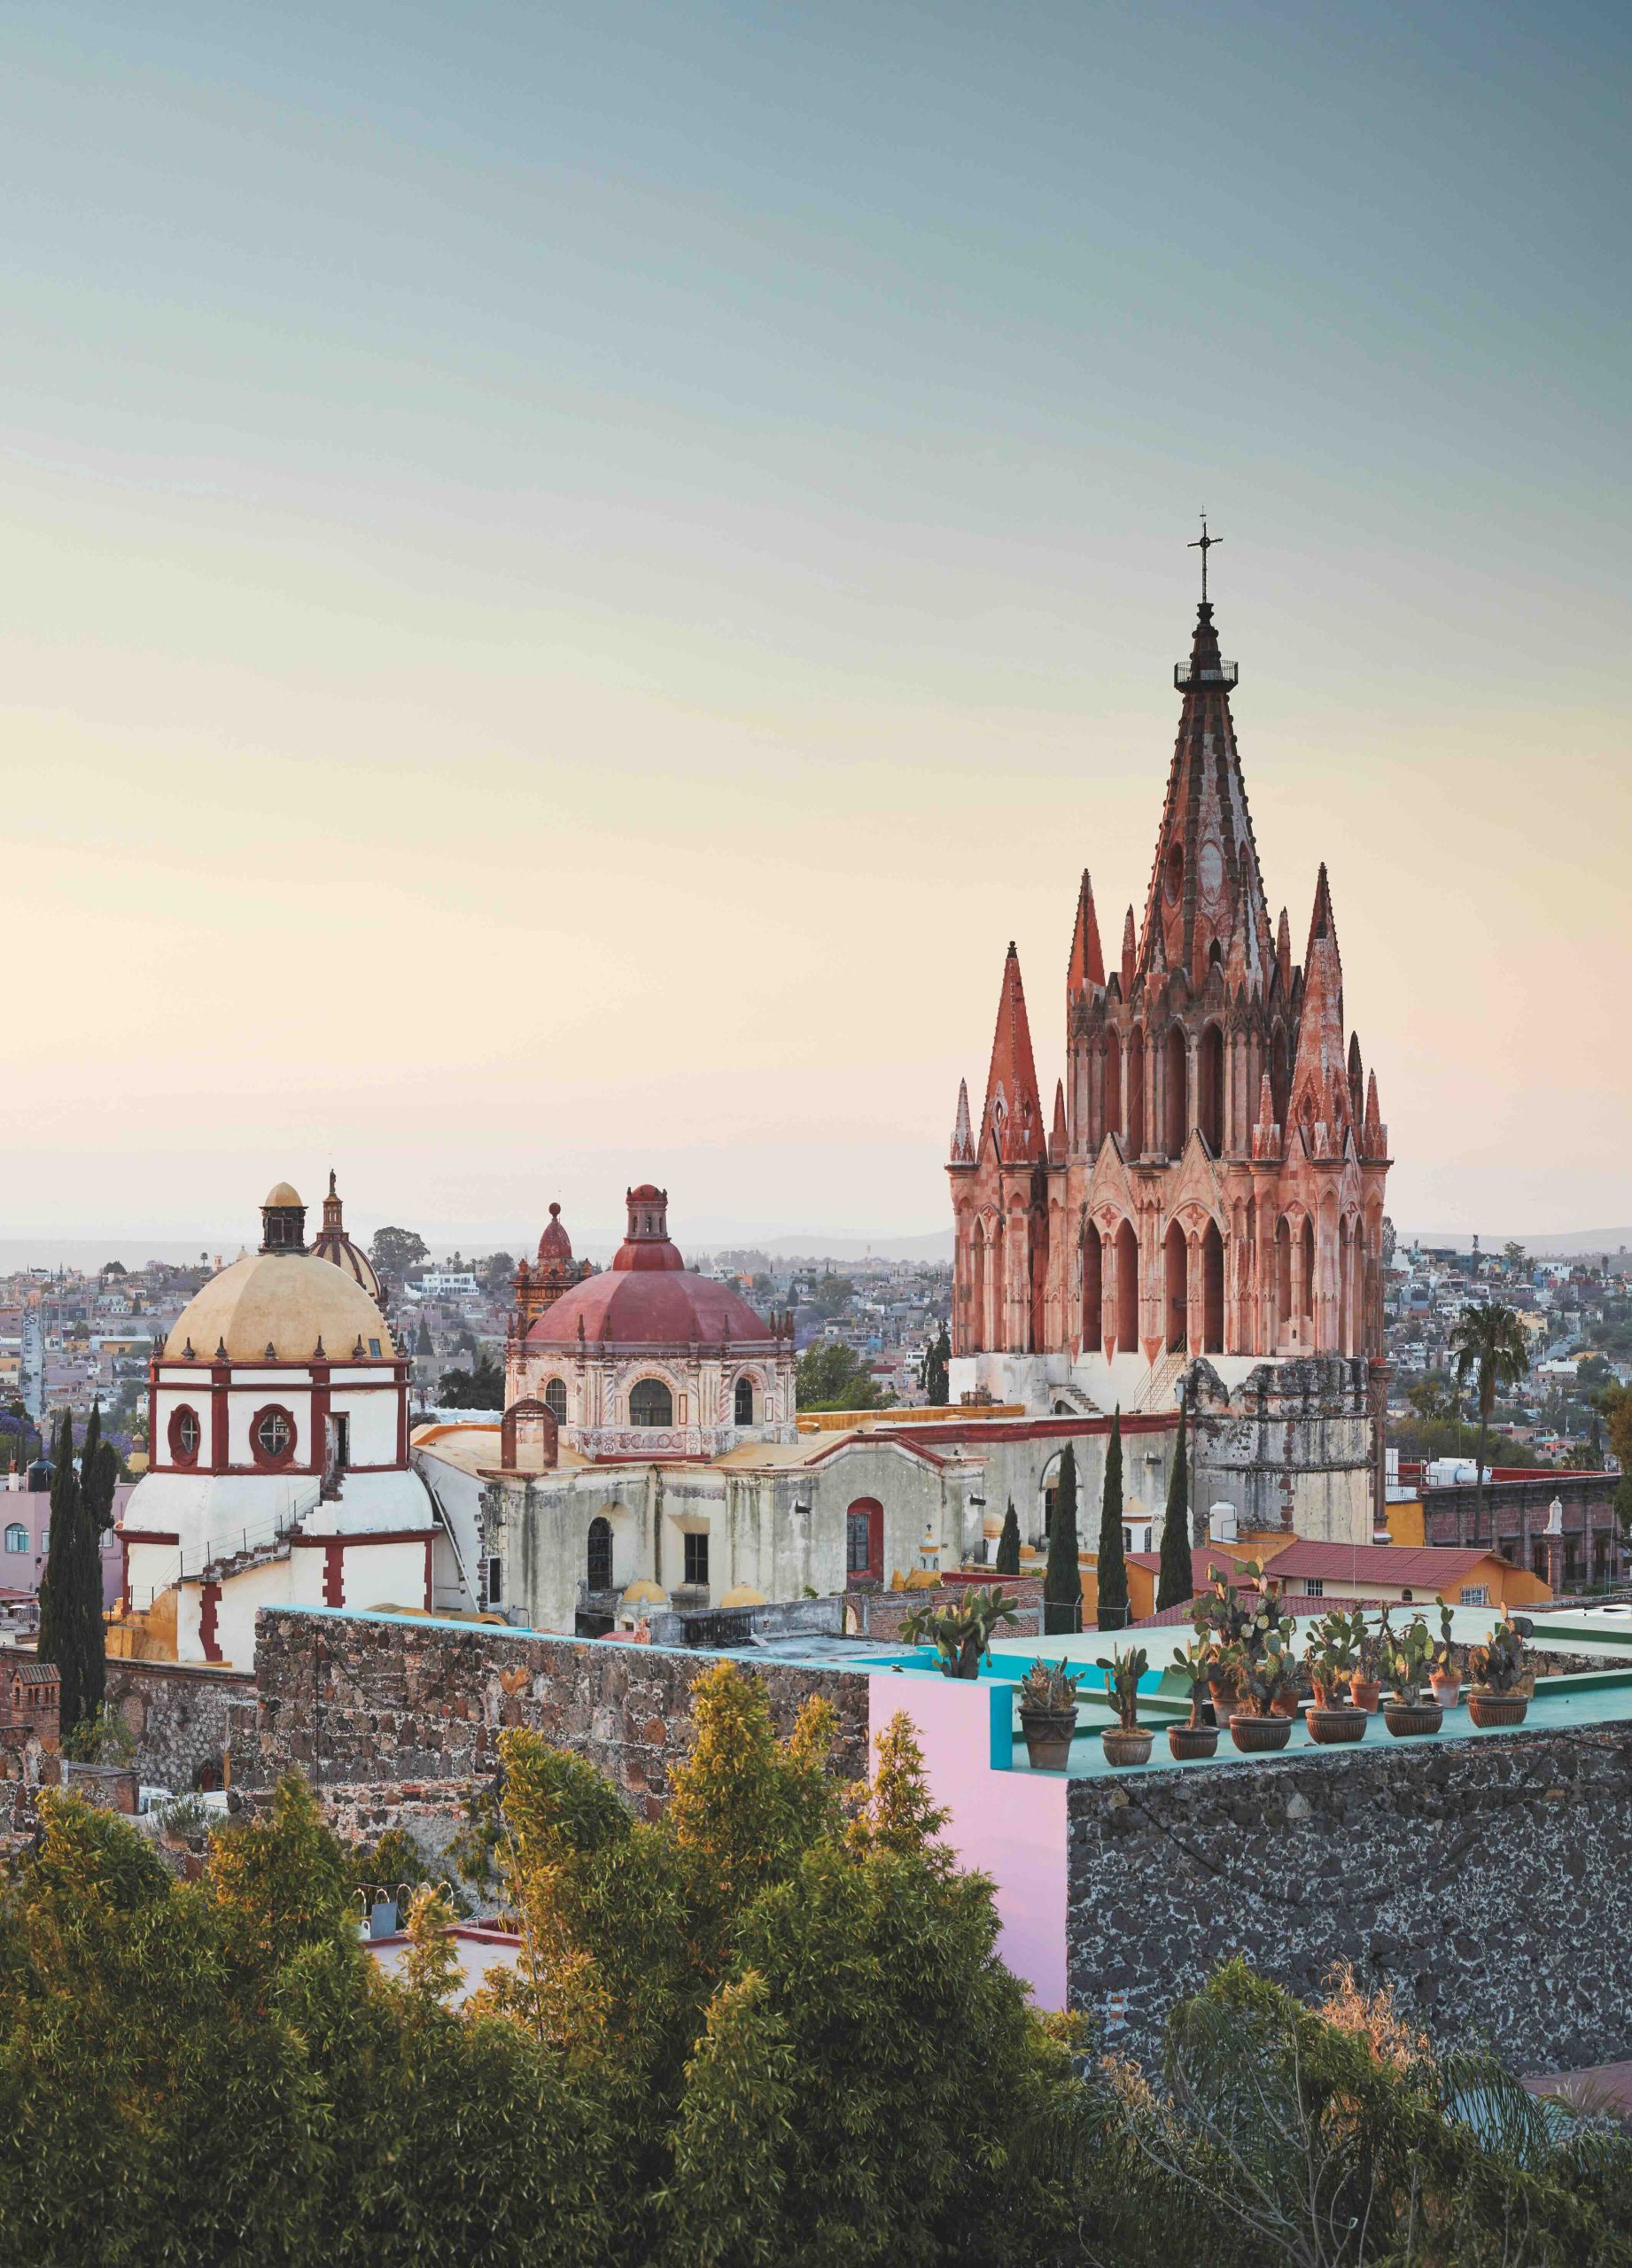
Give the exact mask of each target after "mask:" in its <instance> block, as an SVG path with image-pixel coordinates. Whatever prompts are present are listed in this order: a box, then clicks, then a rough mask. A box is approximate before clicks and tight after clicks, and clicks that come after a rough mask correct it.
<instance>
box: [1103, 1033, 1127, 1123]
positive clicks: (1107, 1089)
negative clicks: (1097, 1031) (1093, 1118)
mask: <svg viewBox="0 0 1632 2268" xmlns="http://www.w3.org/2000/svg"><path fill="white" fill-rule="evenodd" d="M1104 1094H1105V1123H1104V1125H1103V1126H1102V1127H1101V1129H1100V1135H1101V1138H1103V1137H1104V1136H1105V1135H1107V1134H1114V1135H1115V1137H1116V1138H1117V1140H1118V1141H1120V1140H1121V1139H1122V1042H1121V1040H1120V1039H1118V1038H1117V1037H1116V1035H1115V1032H1114V1031H1107V1033H1106V1035H1105V1085H1104Z"/></svg>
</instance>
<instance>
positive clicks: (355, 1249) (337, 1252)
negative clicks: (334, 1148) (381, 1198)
mask: <svg viewBox="0 0 1632 2268" xmlns="http://www.w3.org/2000/svg"><path fill="white" fill-rule="evenodd" d="M312 1250H313V1252H314V1254H315V1255H316V1257H317V1258H318V1259H319V1260H328V1261H331V1262H333V1263H334V1265H335V1267H337V1268H338V1269H341V1270H344V1271H345V1273H346V1275H347V1276H349V1277H350V1278H351V1279H352V1281H353V1282H354V1283H355V1284H361V1286H362V1288H363V1290H364V1291H365V1292H366V1293H368V1295H369V1298H370V1299H371V1300H373V1301H375V1302H376V1303H377V1302H378V1300H379V1296H380V1279H379V1278H378V1276H377V1274H376V1273H375V1269H374V1262H372V1261H371V1260H370V1259H369V1255H368V1254H367V1253H366V1252H364V1250H363V1249H362V1247H361V1245H358V1244H354V1243H353V1242H352V1240H351V1239H350V1237H348V1236H347V1235H346V1223H345V1219H344V1217H343V1215H342V1208H341V1202H340V1196H339V1192H338V1190H337V1189H336V1188H335V1185H334V1174H333V1172H332V1170H330V1175H329V1194H328V1195H327V1197H325V1198H324V1200H323V1227H322V1228H321V1229H320V1230H319V1231H318V1236H317V1241H316V1243H315V1245H314V1246H313V1247H312Z"/></svg>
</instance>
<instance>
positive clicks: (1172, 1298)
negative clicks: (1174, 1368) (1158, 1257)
mask: <svg viewBox="0 0 1632 2268" xmlns="http://www.w3.org/2000/svg"><path fill="white" fill-rule="evenodd" d="M1162 1261H1163V1266H1164V1273H1165V1275H1166V1279H1167V1348H1168V1352H1169V1354H1170V1355H1182V1354H1184V1353H1185V1351H1186V1333H1187V1328H1188V1317H1189V1312H1190V1246H1189V1242H1188V1240H1187V1239H1186V1238H1185V1231H1184V1230H1183V1229H1182V1228H1181V1227H1180V1226H1179V1224H1178V1223H1177V1221H1170V1222H1169V1223H1168V1232H1167V1237H1166V1239H1165V1240H1164V1242H1163V1245H1162Z"/></svg>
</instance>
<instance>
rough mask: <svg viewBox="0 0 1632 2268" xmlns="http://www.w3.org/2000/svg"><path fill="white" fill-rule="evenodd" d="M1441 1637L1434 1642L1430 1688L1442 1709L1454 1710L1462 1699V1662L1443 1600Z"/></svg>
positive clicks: (1440, 1606)
mask: <svg viewBox="0 0 1632 2268" xmlns="http://www.w3.org/2000/svg"><path fill="white" fill-rule="evenodd" d="M1437 1603H1438V1605H1439V1610H1440V1635H1439V1636H1438V1637H1437V1638H1436V1639H1435V1640H1434V1659H1433V1662H1432V1663H1431V1665H1430V1666H1429V1669H1428V1686H1429V1689H1430V1690H1431V1691H1432V1693H1433V1695H1434V1699H1435V1700H1436V1701H1437V1702H1438V1703H1439V1705H1440V1706H1441V1708H1442V1709H1454V1708H1455V1707H1456V1705H1457V1702H1458V1701H1459V1700H1460V1699H1461V1698H1462V1661H1461V1656H1460V1655H1459V1653H1458V1652H1457V1648H1456V1647H1455V1646H1454V1645H1453V1644H1452V1643H1451V1636H1450V1609H1449V1607H1448V1606H1447V1605H1446V1604H1445V1602H1444V1600H1443V1598H1439V1599H1438V1602H1437Z"/></svg>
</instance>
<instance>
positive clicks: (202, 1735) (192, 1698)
mask: <svg viewBox="0 0 1632 2268" xmlns="http://www.w3.org/2000/svg"><path fill="white" fill-rule="evenodd" d="M253 1690H254V1686H253V1680H252V1679H251V1678H249V1677H247V1676H245V1675H243V1674H237V1673H234V1672H232V1671H230V1670H212V1669H194V1668H191V1667H189V1666H185V1665H183V1664H181V1663H177V1662H144V1661H121V1660H119V1659H117V1658H115V1659H113V1660H111V1661H110V1662H109V1663H108V1666H107V1707H108V1708H109V1710H110V1711H112V1710H117V1711H118V1713H119V1714H120V1716H121V1717H122V1718H123V1719H124V1720H125V1722H126V1724H127V1725H128V1726H129V1728H130V1730H131V1732H132V1733H133V1734H134V1735H135V1736H136V1754H135V1757H134V1759H133V1763H134V1766H135V1769H136V1777H137V1778H138V1779H139V1780H142V1781H144V1782H146V1783H152V1785H154V1786H157V1787H160V1788H172V1789H174V1790H176V1792H177V1793H178V1794H179V1793H181V1792H183V1791H184V1790H187V1789H189V1788H194V1787H215V1788H218V1787H220V1785H221V1758H222V1756H223V1754H224V1752H225V1751H226V1748H227V1745H228V1741H229V1719H230V1712H231V1709H232V1705H233V1704H234V1703H235V1702H240V1701H243V1700H245V1698H247V1697H250V1696H252V1695H253Z"/></svg>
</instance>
